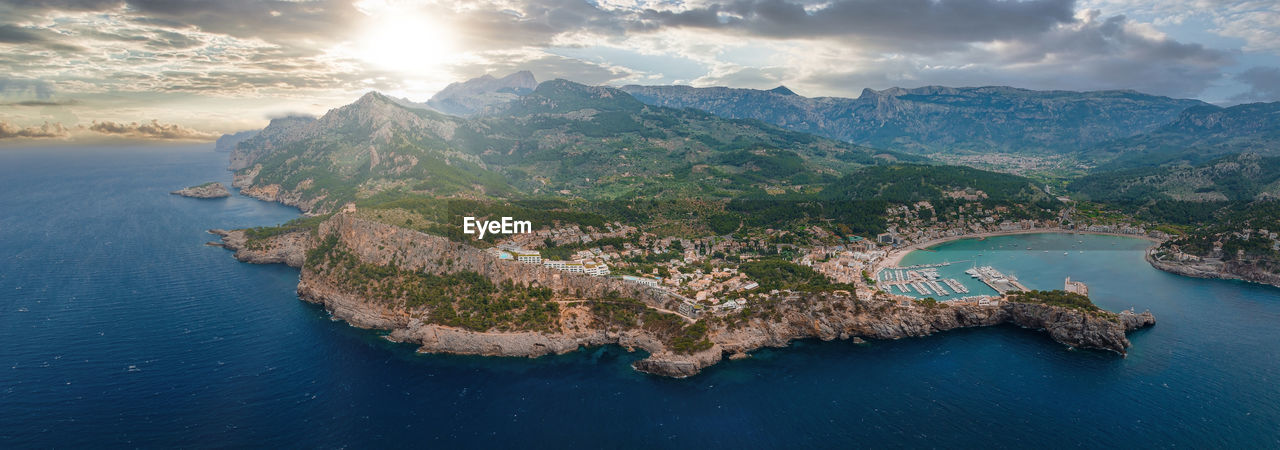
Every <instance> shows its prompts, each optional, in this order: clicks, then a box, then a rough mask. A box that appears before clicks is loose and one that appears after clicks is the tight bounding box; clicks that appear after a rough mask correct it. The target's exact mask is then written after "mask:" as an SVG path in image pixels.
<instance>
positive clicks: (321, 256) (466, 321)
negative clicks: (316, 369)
mask: <svg viewBox="0 0 1280 450" xmlns="http://www.w3.org/2000/svg"><path fill="white" fill-rule="evenodd" d="M306 264H307V266H308V267H309V268H311V269H312V270H324V271H325V273H326V275H327V276H330V277H334V281H335V282H336V283H337V284H339V285H341V286H344V287H345V288H347V289H351V290H352V291H354V292H355V293H357V294H360V295H363V296H365V297H367V298H371V299H375V300H380V301H383V302H388V303H391V304H392V305H395V306H401V305H402V306H403V307H405V308H407V309H409V310H412V311H422V312H425V313H426V314H425V317H423V318H424V319H426V321H427V322H429V323H434V324H439V325H447V326H453V327H460V328H466V329H469V330H474V331H490V330H501V331H528V330H533V331H551V330H554V329H555V327H556V326H557V323H558V322H557V321H558V318H559V316H560V305H559V304H557V303H555V302H553V301H551V298H552V294H553V293H552V292H551V290H550V289H547V288H535V287H527V286H521V285H515V284H512V283H502V284H494V283H493V282H491V281H489V279H488V278H485V277H484V276H481V275H480V274H478V273H475V272H468V271H460V272H455V273H450V274H445V275H433V274H428V273H422V272H421V271H413V270H404V269H401V268H399V267H397V266H396V265H395V264H391V265H386V266H379V265H373V264H368V263H364V262H361V261H360V260H359V259H358V258H356V256H355V255H353V254H351V253H350V252H349V251H347V250H346V249H345V248H344V247H343V246H342V244H341V243H340V242H339V241H338V238H337V237H336V236H333V235H330V236H327V237H325V238H324V239H323V240H321V241H320V245H318V246H317V247H315V248H313V249H312V250H310V251H308V252H307V257H306Z"/></svg>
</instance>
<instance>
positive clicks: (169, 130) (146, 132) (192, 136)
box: [89, 120, 218, 140]
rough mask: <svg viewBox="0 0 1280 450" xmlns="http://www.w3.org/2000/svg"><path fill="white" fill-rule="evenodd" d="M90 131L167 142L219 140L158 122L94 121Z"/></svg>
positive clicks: (209, 134)
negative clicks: (164, 140) (165, 140)
mask: <svg viewBox="0 0 1280 450" xmlns="http://www.w3.org/2000/svg"><path fill="white" fill-rule="evenodd" d="M89 131H94V132H97V133H102V134H106V135H113V136H123V137H130V138H141V139H167V140H208V139H217V137H218V134H217V133H206V132H203V131H199V130H193V129H190V128H187V127H184V126H182V125H178V124H163V123H160V122H159V121H157V120H152V121H151V122H150V123H142V124H139V123H138V122H132V123H128V124H125V123H117V122H112V121H109V120H104V121H102V122H99V121H96V120H95V121H93V125H90V126H89Z"/></svg>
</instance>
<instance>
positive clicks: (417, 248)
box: [211, 214, 1155, 377]
mask: <svg viewBox="0 0 1280 450" xmlns="http://www.w3.org/2000/svg"><path fill="white" fill-rule="evenodd" d="M211 232H212V233H215V234H218V235H220V236H222V237H223V239H222V241H223V246H224V247H226V248H228V249H231V250H234V251H235V252H236V258H238V259H240V260H242V261H245V262H253V263H284V264H289V265H291V266H295V267H302V272H301V277H300V281H299V284H298V295H299V297H300V298H301V299H303V300H305V301H308V302H313V303H317V304H321V305H323V306H324V307H325V308H326V309H327V310H329V311H330V312H331V313H332V314H333V316H334V317H335V318H338V319H341V320H344V321H347V322H348V323H350V324H351V325H353V326H357V327H363V328H373V329H383V330H390V334H389V338H390V339H393V340H396V341H400V342H406V343H413V344H415V345H418V346H419V351H422V352H433V353H457V354H472V355H489V356H522V357H537V356H542V355H548V354H562V353H567V352H572V351H575V350H577V349H579V348H582V347H591V346H599V345H607V344H616V345H620V346H623V347H626V348H628V349H641V350H644V351H646V352H648V353H649V356H648V357H647V358H644V359H641V360H639V361H636V362H635V363H634V364H633V367H634V368H635V369H636V370H639V371H642V372H646V373H651V374H656V375H662V376H670V377H687V376H691V375H695V374H697V373H699V372H700V371H701V370H702V369H704V368H706V367H709V366H711V365H714V364H716V363H718V362H720V361H721V360H723V359H724V358H725V357H726V356H728V357H735V358H740V357H744V356H745V355H747V354H749V353H750V352H752V351H754V350H756V349H759V348H762V347H783V346H786V345H788V344H790V343H791V342H792V341H794V340H796V339H812V338H816V339H822V340H834V339H861V338H873V339H900V338H907V337H919V336H927V335H931V334H934V333H937V332H940V331H946V330H951V329H956V328H963V327H974V326H990V325H997V324H1002V323H1011V324H1016V325H1019V326H1022V327H1027V328H1034V329H1040V330H1044V331H1045V332H1046V333H1047V334H1048V335H1049V336H1050V337H1052V338H1053V339H1054V340H1056V341H1058V342H1061V343H1063V344H1066V345H1068V346H1071V347H1079V348H1096V349H1102V350H1110V351H1114V352H1117V353H1120V354H1124V353H1125V351H1126V349H1127V348H1128V347H1129V345H1130V343H1129V340H1128V339H1127V338H1126V337H1125V333H1126V332H1127V331H1130V330H1133V329H1136V328H1140V327H1144V326H1149V325H1152V324H1154V322H1155V320H1154V318H1153V317H1152V316H1151V313H1149V312H1146V313H1142V314H1134V313H1132V312H1123V313H1120V314H1118V315H1107V314H1090V313H1085V312H1082V311H1079V310H1074V309H1069V308H1064V307H1058V306H1049V305H1044V304H1029V303H1015V302H1008V301H1002V302H998V303H996V304H992V305H977V304H957V305H924V304H920V303H917V302H913V301H910V300H906V299H904V298H902V297H892V296H883V295H881V296H875V297H872V298H870V299H865V298H864V299H858V298H857V297H855V296H853V295H849V294H844V293H807V294H800V293H782V294H779V297H778V298H776V299H774V300H776V302H773V303H774V305H775V306H774V309H773V312H772V313H771V314H768V315H764V316H753V317H751V318H750V319H748V320H746V322H737V323H732V324H730V323H729V322H728V321H710V322H708V323H710V325H709V331H708V334H707V337H708V339H709V340H710V341H711V343H712V345H711V347H710V348H708V349H705V350H701V351H696V352H693V353H688V354H685V353H679V352H675V351H672V350H671V349H669V348H668V347H667V346H666V345H665V344H664V343H663V341H662V340H661V339H659V338H658V337H657V336H655V335H654V334H652V333H651V332H649V331H646V330H644V329H639V328H635V329H621V330H619V329H610V328H609V327H604V326H600V325H598V324H597V323H596V322H594V321H593V320H592V319H591V318H590V317H591V313H590V312H589V310H588V309H587V308H586V307H583V306H566V307H565V308H566V309H565V310H563V311H562V314H561V315H560V319H559V321H560V323H559V328H558V329H557V330H555V331H545V332H543V331H516V332H494V331H488V332H480V331H472V330H466V329H461V328H455V327H448V326H441V325H437V324H432V323H428V322H426V321H424V319H423V318H422V315H420V314H414V311H410V310H407V309H406V308H405V307H404V306H403V305H397V304H394V303H391V302H386V301H376V300H370V299H366V298H362V297H361V296H359V295H354V294H352V293H351V290H350V289H349V288H348V287H346V286H343V285H342V283H341V282H339V281H337V280H336V278H335V277H333V276H331V275H330V274H327V273H324V272H322V271H318V270H314V268H311V267H306V266H305V264H304V263H305V260H306V252H307V250H308V249H309V248H312V247H313V246H315V245H317V239H315V238H313V237H312V235H311V233H310V232H305V231H302V232H294V233H285V234H280V235H275V236H271V237H267V238H262V239H258V240H250V239H247V238H246V237H245V232H244V231H243V230H236V231H223V230H211ZM318 234H319V235H320V236H337V239H338V242H340V243H341V245H342V246H343V247H344V248H345V249H347V250H349V251H350V252H351V253H352V254H353V255H355V256H356V257H357V258H358V259H359V260H360V261H362V262H364V263H368V264H375V265H387V264H391V263H392V262H393V261H394V264H395V265H396V266H397V267H400V268H402V269H411V270H415V271H426V272H430V273H445V272H451V271H462V270H466V271H474V272H476V273H479V274H481V275H484V276H485V277H488V278H489V279H491V280H493V281H494V282H502V281H512V282H516V283H520V284H525V285H536V286H545V287H549V288H552V289H553V290H554V291H556V292H559V293H564V292H571V293H573V295H574V296H575V297H580V298H591V297H599V296H604V295H605V294H606V293H607V292H610V291H614V292H619V293H621V294H622V295H624V296H631V297H634V298H638V299H640V300H642V301H644V302H645V303H646V304H648V305H650V306H651V307H656V308H661V307H667V306H670V304H669V303H670V301H671V300H672V299H671V297H669V294H666V293H665V292H663V291H660V290H656V289H653V288H648V287H644V286H641V285H638V284H633V283H626V282H622V281H619V280H613V279H605V278H596V277H589V276H585V275H578V274H569V273H565V272H560V271H554V270H550V269H545V268H543V267H540V266H536V265H529V264H523V263H518V262H512V261H506V260H500V259H498V258H495V257H493V256H491V255H489V254H488V253H486V252H484V251H482V250H479V249H476V248H474V247H471V246H468V245H465V244H461V243H457V242H452V241H449V240H448V239H445V238H442V237H438V236H431V235H426V234H423V233H419V232H416V231H413V230H406V229H403V228H398V227H394V226H390V225H386V224H382V223H378V222H373V221H369V220H365V219H361V218H358V217H355V216H353V215H350V214H337V215H335V216H334V217H333V218H331V219H329V220H327V221H325V222H324V223H322V224H321V225H320V228H319V233H318Z"/></svg>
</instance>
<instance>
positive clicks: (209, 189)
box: [170, 182, 231, 198]
mask: <svg viewBox="0 0 1280 450" xmlns="http://www.w3.org/2000/svg"><path fill="white" fill-rule="evenodd" d="M170 194H173V195H181V196H183V197H191V198H222V197H230V196H231V192H228V191H227V186H226V185H224V184H222V183H218V182H209V183H205V184H202V185H199V186H191V187H189V188H184V189H179V190H176V191H173V192H170Z"/></svg>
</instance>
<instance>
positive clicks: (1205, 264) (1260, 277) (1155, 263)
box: [1146, 247, 1280, 287]
mask: <svg viewBox="0 0 1280 450" xmlns="http://www.w3.org/2000/svg"><path fill="white" fill-rule="evenodd" d="M1159 254H1160V248H1159V247H1153V248H1151V249H1150V250H1147V254H1146V258H1147V262H1148V263H1150V264H1151V266H1152V267H1155V268H1157V269H1160V270H1163V271H1165V272H1169V273H1174V274H1178V275H1183V276H1188V277H1195V278H1212V279H1220V280H1241V281H1247V282H1250V283H1260V284H1267V285H1271V286H1276V287H1280V273H1276V272H1273V271H1271V270H1268V269H1267V268H1265V267H1260V266H1258V265H1256V264H1251V263H1248V262H1241V261H1224V260H1223V259H1221V258H1210V257H1198V258H1194V259H1185V260H1178V259H1173V258H1161V257H1159Z"/></svg>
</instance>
